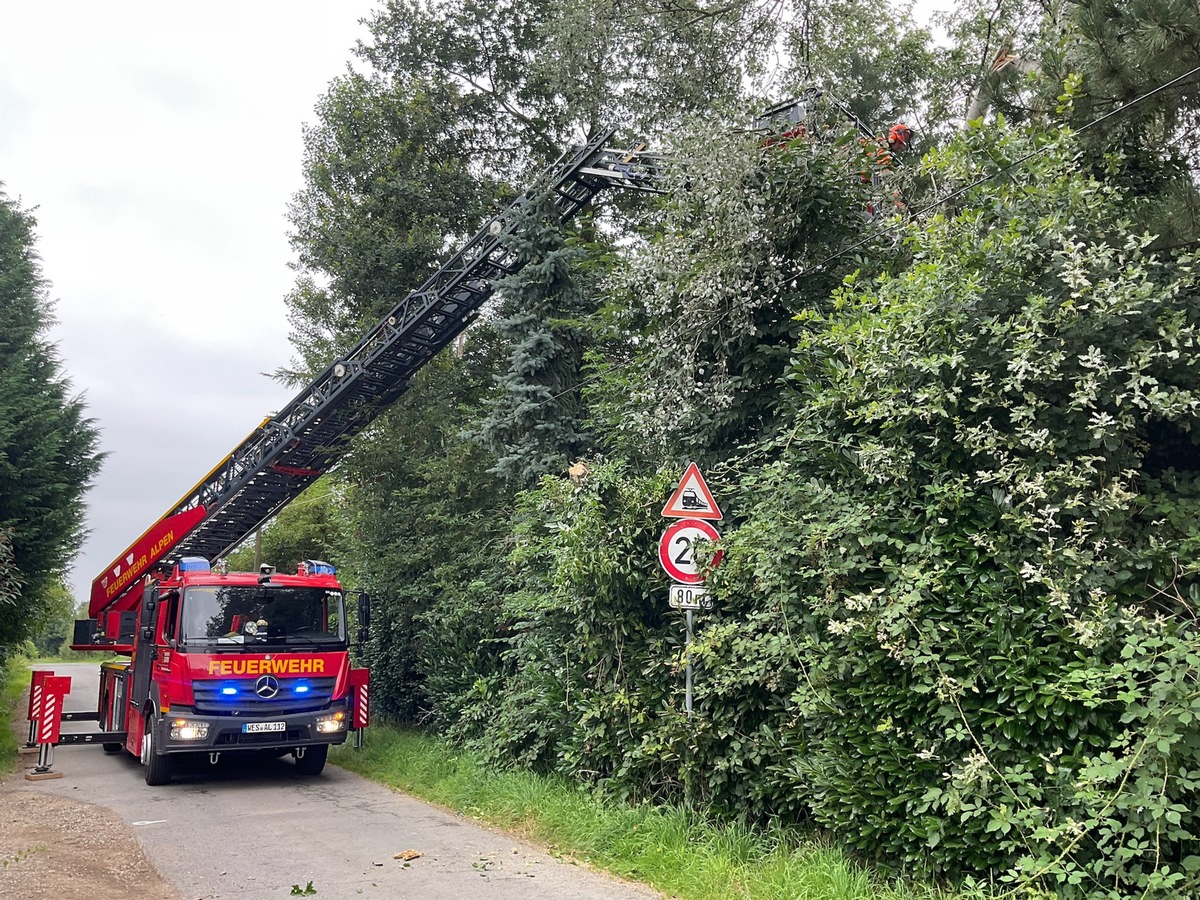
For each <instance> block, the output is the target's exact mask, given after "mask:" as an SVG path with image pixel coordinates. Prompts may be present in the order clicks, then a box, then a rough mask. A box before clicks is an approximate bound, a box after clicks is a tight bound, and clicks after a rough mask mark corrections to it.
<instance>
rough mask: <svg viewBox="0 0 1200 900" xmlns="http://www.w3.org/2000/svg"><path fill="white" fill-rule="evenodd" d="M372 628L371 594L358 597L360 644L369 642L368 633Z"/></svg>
mask: <svg viewBox="0 0 1200 900" xmlns="http://www.w3.org/2000/svg"><path fill="white" fill-rule="evenodd" d="M370 627H371V596H370V595H369V594H359V595H358V643H359V644H360V645H361V644H365V643H366V642H367V632H368V629H370Z"/></svg>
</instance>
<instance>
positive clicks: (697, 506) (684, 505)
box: [662, 463, 725, 521]
mask: <svg viewBox="0 0 1200 900" xmlns="http://www.w3.org/2000/svg"><path fill="white" fill-rule="evenodd" d="M662 514H663V515H664V516H666V517H667V518H668V519H713V520H714V521H719V520H721V519H723V518H725V517H724V516H723V515H722V514H721V508H720V507H719V506H717V501H716V500H714V499H713V495H712V492H711V491H710V490H709V489H708V485H707V484H705V483H704V476H703V475H701V474H700V469H699V468H698V467H697V466H696V464H695V463H689V464H688V467H687V471H686V472H684V473H683V478H681V479H680V480H679V487H677V488H675V493H673V494H672V495H671V499H670V500H668V501H667V505H666V506H664V507H663V511H662Z"/></svg>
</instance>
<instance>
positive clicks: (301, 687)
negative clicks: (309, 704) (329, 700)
mask: <svg viewBox="0 0 1200 900" xmlns="http://www.w3.org/2000/svg"><path fill="white" fill-rule="evenodd" d="M292 691H293V692H294V693H297V694H307V693H308V685H307V684H298V685H296V686H295V687H294V688H292Z"/></svg>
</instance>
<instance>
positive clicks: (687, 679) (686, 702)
mask: <svg viewBox="0 0 1200 900" xmlns="http://www.w3.org/2000/svg"><path fill="white" fill-rule="evenodd" d="M683 648H684V649H683V658H684V661H685V662H686V663H687V668H686V670H685V675H684V693H683V708H684V709H686V710H687V717H688V718H689V719H690V718H691V717H692V611H691V610H690V609H689V610H687V638H686V640H685V641H684V644H683Z"/></svg>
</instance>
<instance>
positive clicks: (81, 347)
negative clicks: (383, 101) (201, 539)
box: [0, 0, 379, 599]
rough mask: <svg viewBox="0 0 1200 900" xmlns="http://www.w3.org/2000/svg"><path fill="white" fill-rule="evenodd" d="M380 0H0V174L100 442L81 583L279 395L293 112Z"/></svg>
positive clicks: (294, 177)
mask: <svg viewBox="0 0 1200 900" xmlns="http://www.w3.org/2000/svg"><path fill="white" fill-rule="evenodd" d="M378 5H379V4H378V3H376V2H373V0H336V2H335V0H325V2H317V0H238V2H236V3H235V2H231V0H227V2H216V3H207V4H202V3H186V4H176V3H164V2H161V0H159V2H154V3H149V2H146V3H142V2H127V0H110V2H107V3H97V2H94V0H91V2H78V0H66V2H64V0H57V2H53V3H40V4H38V3H23V2H17V0H0V182H3V184H4V190H5V192H6V193H7V194H8V196H9V198H10V199H18V200H19V201H20V203H21V205H22V206H23V207H25V208H26V209H31V208H32V209H34V215H35V217H36V218H37V222H38V225H37V240H38V250H39V252H40V255H41V258H42V267H43V274H44V275H45V277H46V278H47V279H48V280H49V281H50V282H51V296H52V297H53V298H54V299H55V301H56V302H57V307H56V315H57V318H58V320H59V324H58V325H57V327H56V328H55V329H54V331H53V333H52V334H51V338H52V339H53V340H55V341H56V342H57V344H58V347H59V351H60V353H61V356H62V358H63V367H64V369H65V371H66V373H67V374H68V375H69V376H70V378H71V380H72V382H73V384H74V387H75V388H76V390H78V391H82V392H84V394H85V397H86V403H87V407H88V411H89V414H90V415H91V416H92V417H93V418H94V419H95V420H96V422H97V424H98V425H99V427H100V430H101V447H102V449H103V450H105V451H106V452H107V453H108V459H107V460H106V462H105V464H104V468H103V471H102V472H101V474H100V476H99V478H98V479H97V481H96V484H95V487H94V488H93V489H92V491H91V492H90V494H89V495H88V507H89V508H88V517H87V527H88V529H89V530H90V532H91V533H90V536H89V537H88V539H87V541H86V543H85V544H84V546H83V552H82V554H81V555H80V557H79V558H78V559H77V560H76V562H75V565H74V567H73V570H72V572H71V579H70V580H71V585H72V588H73V591H74V593H75V596H76V599H83V598H85V597H86V596H87V592H88V590H89V589H90V585H91V581H92V579H93V578H94V577H95V576H96V575H98V574H99V572H100V570H101V569H102V568H104V567H105V566H106V565H107V564H108V563H109V562H110V561H111V560H112V559H114V558H115V557H116V556H117V554H118V553H120V552H121V551H123V550H124V549H125V548H126V547H127V546H128V545H129V544H131V543H132V542H133V540H134V539H135V538H136V537H137V536H138V535H140V534H141V533H142V532H143V531H144V530H145V529H146V528H148V527H149V526H150V525H151V524H152V523H153V522H154V521H155V520H157V519H158V517H159V516H161V515H162V514H163V513H164V512H166V511H167V509H168V508H169V507H171V506H172V505H173V504H174V503H175V502H176V501H177V500H179V498H180V497H181V496H182V495H183V494H184V492H185V491H187V490H188V489H189V488H190V487H191V486H192V485H193V484H195V482H196V481H197V480H199V479H200V478H201V477H203V475H204V474H205V473H206V472H208V471H209V470H210V469H211V468H212V467H213V466H214V465H215V464H216V463H217V462H218V461H219V460H220V459H221V458H222V457H224V455H225V454H226V453H228V452H229V451H230V450H232V449H233V447H234V446H236V445H237V444H238V443H239V442H240V441H241V440H242V438H244V437H245V436H246V435H247V434H248V433H249V432H250V431H251V429H253V428H254V427H255V426H257V425H258V423H259V422H261V421H262V419H263V418H264V417H265V416H267V415H268V414H270V413H272V412H274V411H275V410H277V409H278V408H280V407H281V406H283V405H284V404H285V403H286V402H287V400H288V399H290V398H291V396H292V395H293V394H294V391H291V390H287V389H285V388H283V387H281V386H279V385H278V384H277V383H275V382H273V381H271V380H270V379H268V378H266V377H264V376H263V374H261V373H264V372H266V373H269V372H272V371H274V370H275V369H276V368H278V367H279V366H281V365H284V364H286V363H287V362H288V360H289V358H290V349H289V345H288V341H287V332H288V325H287V320H286V309H285V306H284V303H283V297H284V295H285V294H286V293H287V291H288V289H289V287H290V286H291V284H292V281H293V273H292V272H291V270H289V268H288V263H289V261H290V260H291V259H292V253H291V251H290V248H289V246H288V241H287V223H286V220H285V214H286V207H287V203H288V201H289V199H290V198H291V196H292V195H293V194H294V193H295V192H296V191H297V190H298V189H299V188H300V187H301V186H302V178H301V168H300V166H301V158H302V150H303V144H302V126H303V123H305V122H313V121H314V120H315V116H314V114H313V108H314V106H315V104H316V101H317V99H318V97H319V96H320V95H321V93H322V92H323V91H324V89H325V87H326V85H327V84H328V83H329V81H330V80H331V79H333V78H334V77H336V76H337V75H339V74H340V73H341V72H343V71H344V70H345V67H346V64H347V62H348V61H349V60H350V58H351V54H350V49H351V47H352V46H353V45H354V43H355V41H356V40H357V39H358V38H360V37H366V29H365V28H364V27H362V26H361V25H360V24H359V20H361V19H363V18H364V17H366V16H367V15H368V14H369V13H370V12H371V11H372V10H373V9H375V8H376V7H377V6H378Z"/></svg>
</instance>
